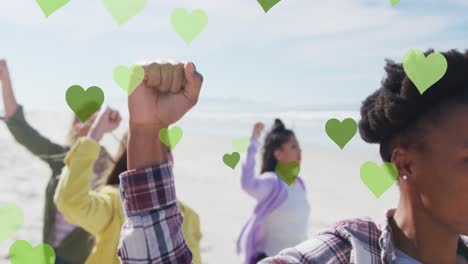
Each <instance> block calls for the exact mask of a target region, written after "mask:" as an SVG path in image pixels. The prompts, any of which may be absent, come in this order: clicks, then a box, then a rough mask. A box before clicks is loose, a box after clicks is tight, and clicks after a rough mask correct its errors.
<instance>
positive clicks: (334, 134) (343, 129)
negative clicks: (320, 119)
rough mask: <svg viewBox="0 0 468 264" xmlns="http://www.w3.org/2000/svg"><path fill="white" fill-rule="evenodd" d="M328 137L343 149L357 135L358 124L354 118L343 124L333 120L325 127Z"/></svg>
mask: <svg viewBox="0 0 468 264" xmlns="http://www.w3.org/2000/svg"><path fill="white" fill-rule="evenodd" d="M325 131H326V132H327V135H328V136H329V137H330V138H331V139H332V140H333V141H334V142H335V143H336V144H337V145H338V146H339V147H340V148H341V149H343V148H344V147H345V146H346V144H348V142H349V141H350V140H351V139H352V138H353V137H354V135H356V132H357V123H356V121H354V119H352V118H346V119H345V120H343V122H340V121H339V120H338V119H335V118H332V119H330V120H328V121H327V124H326V125H325Z"/></svg>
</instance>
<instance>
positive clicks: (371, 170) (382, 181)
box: [361, 161, 398, 198]
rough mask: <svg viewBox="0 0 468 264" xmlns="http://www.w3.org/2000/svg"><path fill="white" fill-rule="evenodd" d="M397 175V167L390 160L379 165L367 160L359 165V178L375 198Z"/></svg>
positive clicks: (388, 186) (385, 189) (390, 184)
mask: <svg viewBox="0 0 468 264" xmlns="http://www.w3.org/2000/svg"><path fill="white" fill-rule="evenodd" d="M397 177H398V169H397V167H396V166H395V165H394V164H393V163H390V162H385V163H384V164H382V166H380V167H379V166H377V164H375V163H374V162H372V161H369V162H366V163H364V164H363V165H362V166H361V180H362V181H363V182H364V184H365V185H366V186H367V188H369V190H371V192H372V193H373V194H374V195H375V197H377V198H379V197H380V196H381V195H382V194H383V193H384V192H386V191H387V190H388V188H390V187H391V186H392V184H393V183H394V182H395V181H396V179H397Z"/></svg>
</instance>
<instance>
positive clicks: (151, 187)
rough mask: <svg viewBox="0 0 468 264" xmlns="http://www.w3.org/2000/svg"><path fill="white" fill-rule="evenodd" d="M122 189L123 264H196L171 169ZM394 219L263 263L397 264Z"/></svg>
mask: <svg viewBox="0 0 468 264" xmlns="http://www.w3.org/2000/svg"><path fill="white" fill-rule="evenodd" d="M120 189H121V197H122V199H123V204H124V208H125V211H126V214H127V217H128V219H127V221H126V222H125V224H124V226H123V230H122V234H121V242H120V245H119V256H120V259H121V261H122V263H123V264H143V263H145V264H147V263H163V264H165V263H167V264H169V263H170V264H190V263H192V254H191V252H190V250H189V248H188V247H187V245H186V243H185V240H184V237H183V234H182V222H183V217H182V215H181V213H180V210H179V208H178V207H177V204H176V194H175V187H174V180H173V176H172V166H171V163H170V162H168V163H166V164H162V165H160V166H152V167H148V168H144V169H141V170H132V171H128V172H125V173H123V174H122V175H121V176H120ZM394 213H395V210H394V209H393V210H390V211H388V212H387V215H386V217H385V221H384V222H383V225H382V227H383V228H379V227H378V226H377V225H376V224H375V223H374V222H372V221H371V220H370V219H350V220H345V221H341V222H339V223H337V224H335V225H334V226H333V227H332V228H330V229H328V230H326V231H323V232H321V233H319V234H318V235H317V236H315V237H314V238H312V239H309V240H307V241H306V242H303V243H302V244H300V245H298V246H296V247H294V248H290V249H285V250H283V251H282V252H281V253H280V254H279V255H278V256H276V257H272V258H268V259H265V260H263V261H261V262H259V263H262V264H347V263H356V264H395V263H397V259H396V254H395V247H394V244H393V240H392V237H391V234H392V232H391V228H390V225H389V224H388V219H389V218H390V217H392V216H393V214H394ZM467 243H468V239H467V238H466V237H461V238H460V241H459V246H458V255H459V262H458V263H466V262H463V261H466V260H468V247H467ZM220 261H222V260H220Z"/></svg>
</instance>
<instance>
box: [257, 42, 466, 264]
mask: <svg viewBox="0 0 468 264" xmlns="http://www.w3.org/2000/svg"><path fill="white" fill-rule="evenodd" d="M433 52H434V51H433V50H429V51H427V52H426V56H427V55H429V54H431V53H433ZM442 54H443V55H444V57H445V58H446V59H447V63H448V69H447V72H446V74H445V75H444V77H443V78H442V79H441V80H439V81H438V82H437V83H435V84H434V85H433V86H432V87H431V88H429V89H428V90H427V91H426V92H424V93H423V94H420V93H419V91H418V90H417V88H416V87H415V86H414V84H413V83H412V82H411V80H410V79H409V78H408V76H407V75H406V74H405V71H404V69H403V66H402V65H401V64H397V63H394V62H392V61H389V60H387V65H386V66H385V71H386V73H387V76H386V78H385V79H384V80H383V81H382V86H381V88H380V89H378V90H377V91H376V92H374V93H373V94H371V95H370V96H369V97H368V98H367V99H366V100H365V101H364V102H363V104H362V107H361V120H360V122H359V132H360V134H361V137H362V139H363V140H364V141H366V142H368V143H376V144H379V146H380V155H381V157H382V160H383V161H384V162H391V163H393V164H394V165H395V166H396V167H397V168H398V180H397V181H398V185H399V189H400V200H399V203H398V205H397V208H396V209H390V210H389V211H388V212H387V214H386V216H385V218H384V221H383V222H382V223H375V222H373V221H372V220H370V219H369V218H357V219H349V220H344V221H341V222H339V223H337V224H335V225H334V226H333V227H331V228H329V229H328V230H326V231H323V232H321V233H319V234H318V235H317V236H315V237H313V238H312V239H310V240H308V241H306V242H303V243H302V244H300V245H298V246H296V247H294V248H289V249H285V250H283V251H282V252H280V253H279V255H278V256H276V257H272V258H268V259H265V260H263V261H261V262H259V263H263V264H265V263H278V264H285V263H295V264H297V263H303V264H305V263H307V264H310V263H320V264H332V263H333V264H335V263H341V264H344V263H357V264H369V263H373V264H377V263H378V264H380V263H384V264H387V263H391V264H393V263H395V264H401V263H405V264H421V263H424V264H460V263H468V247H467V243H468V239H467V237H466V235H468V51H466V52H465V53H461V52H459V51H457V50H450V51H448V52H445V53H442Z"/></svg>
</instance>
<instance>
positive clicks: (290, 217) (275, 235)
mask: <svg viewBox="0 0 468 264" xmlns="http://www.w3.org/2000/svg"><path fill="white" fill-rule="evenodd" d="M309 213H310V207H309V202H308V201H307V194H306V192H305V190H304V188H302V186H301V184H299V183H297V182H296V183H295V184H293V185H291V186H289V187H288V197H287V198H286V200H285V201H284V202H283V204H281V205H280V206H279V207H278V208H276V209H275V210H274V211H273V212H272V213H271V214H270V215H268V216H267V217H266V218H265V220H264V222H263V223H262V235H261V240H263V241H265V242H266V243H265V244H266V249H265V253H266V254H267V256H274V255H276V254H278V253H279V252H280V251H281V250H283V249H285V248H289V247H293V246H296V245H298V244H299V243H301V242H303V241H305V240H306V239H307V229H308V221H309Z"/></svg>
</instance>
